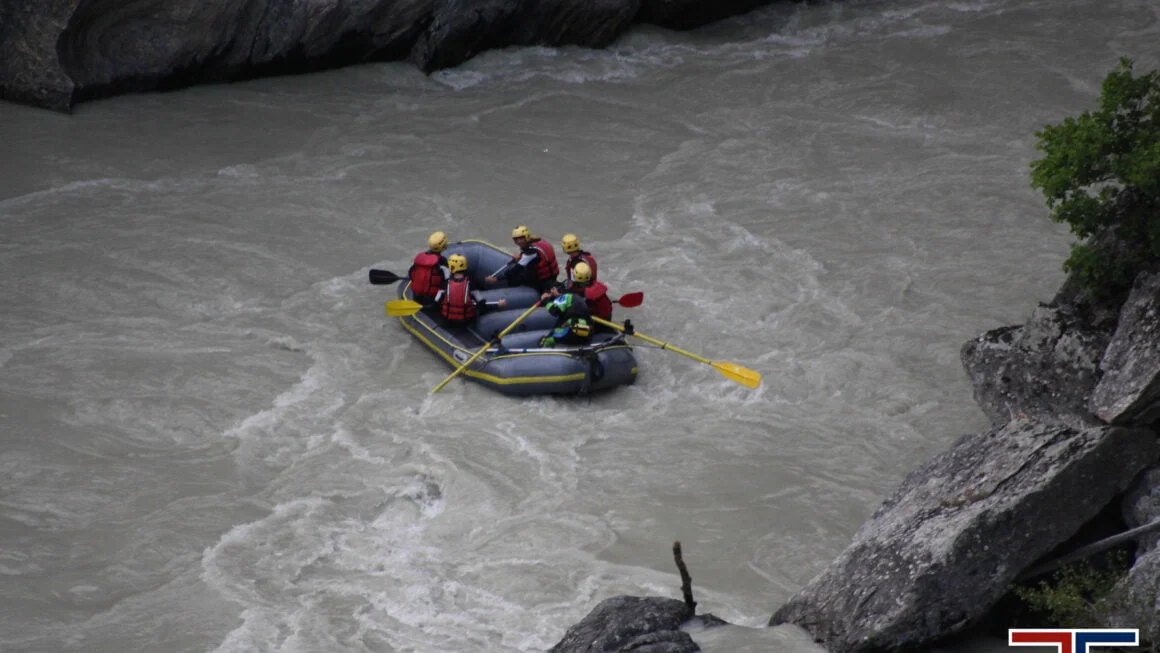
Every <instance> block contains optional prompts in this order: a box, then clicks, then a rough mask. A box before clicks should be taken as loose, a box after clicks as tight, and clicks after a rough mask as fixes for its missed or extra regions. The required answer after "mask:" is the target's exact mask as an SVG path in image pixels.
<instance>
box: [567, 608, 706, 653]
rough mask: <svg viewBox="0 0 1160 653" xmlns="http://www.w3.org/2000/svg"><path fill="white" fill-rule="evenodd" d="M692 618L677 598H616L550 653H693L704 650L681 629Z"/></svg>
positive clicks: (584, 621)
mask: <svg viewBox="0 0 1160 653" xmlns="http://www.w3.org/2000/svg"><path fill="white" fill-rule="evenodd" d="M692 617H693V611H692V610H691V609H689V608H688V606H686V605H685V603H684V602H683V601H678V600H676V599H664V598H659V597H648V598H640V597H636V596H615V597H612V598H610V599H605V600H603V601H601V602H600V605H597V606H596V607H595V608H593V610H592V612H589V613H588V616H586V617H584V619H582V620H581V621H580V623H578V624H576V625H574V626H572V627H571V628H569V629H568V632H567V633H566V634H565V635H564V639H562V640H560V642H559V643H558V644H556V645H555V646H553V647H552V649H551V651H549V653H629V652H630V651H631V653H693V652H694V651H700V650H701V648H700V647H699V646H697V644H696V643H695V642H694V641H693V638H692V637H690V636H689V634H688V633H686V632H683V631H681V630H680V627H681V624H683V623H685V622H686V621H688V620H689V619H691V618H692Z"/></svg>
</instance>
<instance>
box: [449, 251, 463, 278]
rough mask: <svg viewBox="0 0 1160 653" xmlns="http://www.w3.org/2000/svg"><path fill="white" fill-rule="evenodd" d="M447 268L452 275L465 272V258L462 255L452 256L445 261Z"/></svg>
mask: <svg viewBox="0 0 1160 653" xmlns="http://www.w3.org/2000/svg"><path fill="white" fill-rule="evenodd" d="M447 267H448V269H450V270H451V273H452V274H455V273H456V272H466V271H467V257H466V256H464V255H463V254H452V255H451V258H449V259H447Z"/></svg>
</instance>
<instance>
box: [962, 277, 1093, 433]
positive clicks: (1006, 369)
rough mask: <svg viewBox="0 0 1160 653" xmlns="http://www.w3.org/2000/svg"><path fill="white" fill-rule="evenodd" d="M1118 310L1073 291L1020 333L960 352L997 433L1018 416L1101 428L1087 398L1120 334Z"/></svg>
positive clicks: (985, 339) (1010, 331) (995, 335)
mask: <svg viewBox="0 0 1160 653" xmlns="http://www.w3.org/2000/svg"><path fill="white" fill-rule="evenodd" d="M1115 315H1116V313H1115V310H1114V309H1113V308H1112V307H1111V306H1109V304H1108V303H1104V302H1094V301H1092V300H1090V299H1088V298H1087V297H1085V296H1083V295H1077V294H1076V293H1074V292H1072V291H1071V290H1070V289H1069V288H1068V286H1065V289H1064V290H1063V291H1061V292H1060V293H1059V295H1058V296H1057V297H1056V298H1055V300H1054V301H1052V302H1051V303H1049V304H1040V305H1039V307H1037V308H1036V309H1035V310H1034V311H1033V312H1032V314H1031V317H1030V319H1028V321H1027V323H1026V324H1024V325H1022V326H1007V327H1000V328H998V329H994V330H992V331H988V332H987V333H985V334H983V335H981V336H979V337H978V338H975V339H974V340H971V341H969V342H967V343H966V344H965V345H963V348H962V351H961V352H960V355H961V358H962V362H963V367H964V368H965V369H966V371H967V375H968V376H969V377H970V378H971V383H972V385H973V386H974V392H975V401H976V402H978V404H979V406H980V407H981V408H982V409H983V412H984V413H986V414H987V417H988V418H990V420H991V425H992V426H1000V425H1002V424H1005V423H1006V422H1007V421H1008V420H1010V419H1014V418H1015V417H1018V416H1023V417H1027V418H1030V419H1033V420H1036V421H1041V422H1048V423H1059V424H1067V425H1070V426H1074V427H1077V428H1084V427H1087V426H1093V425H1096V424H1099V423H1100V421H1099V419H1098V418H1097V417H1096V416H1095V415H1094V414H1093V413H1092V411H1091V410H1090V409H1089V408H1088V399H1089V398H1090V397H1091V395H1092V391H1093V390H1094V388H1095V387H1096V383H1097V382H1098V381H1099V379H1100V369H1099V363H1100V359H1101V358H1102V357H1103V354H1104V349H1105V348H1106V347H1107V345H1108V342H1109V341H1110V340H1111V337H1112V331H1113V329H1114V328H1115Z"/></svg>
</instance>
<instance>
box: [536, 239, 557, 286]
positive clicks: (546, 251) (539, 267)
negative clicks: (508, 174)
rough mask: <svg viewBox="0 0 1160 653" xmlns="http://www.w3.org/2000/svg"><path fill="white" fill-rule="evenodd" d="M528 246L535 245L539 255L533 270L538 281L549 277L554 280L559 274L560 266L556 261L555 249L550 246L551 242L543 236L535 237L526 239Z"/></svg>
mask: <svg viewBox="0 0 1160 653" xmlns="http://www.w3.org/2000/svg"><path fill="white" fill-rule="evenodd" d="M528 247H535V248H536V251H538V252H539V253H540V255H539V256H538V257H537V258H536V262H535V263H534V264H533V265H535V270H533V272H534V273H535V275H536V278H537V279H539V280H540V281H544V280H547V279H551V280H552V281H555V280H556V277H557V276H558V275H559V274H560V266H559V265H558V264H557V263H556V249H555V248H554V247H552V243H549V242H548V241H546V240H544V239H543V238H536V239H535V240H531V241H528Z"/></svg>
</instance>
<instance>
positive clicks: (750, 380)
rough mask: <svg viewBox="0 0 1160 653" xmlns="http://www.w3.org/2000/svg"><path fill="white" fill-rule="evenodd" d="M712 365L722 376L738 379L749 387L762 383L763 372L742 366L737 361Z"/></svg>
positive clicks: (733, 379) (732, 379) (731, 379)
mask: <svg viewBox="0 0 1160 653" xmlns="http://www.w3.org/2000/svg"><path fill="white" fill-rule="evenodd" d="M711 365H712V366H713V367H715V368H717V371H718V372H720V373H721V375H722V376H724V377H725V378H727V379H729V380H730V381H736V382H738V383H740V384H741V385H743V386H745V387H747V388H756V387H757V386H759V385H761V373H760V372H757V371H754V370H751V369H749V368H748V367H741V366H740V365H738V364H737V363H717V362H713V363H711Z"/></svg>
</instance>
